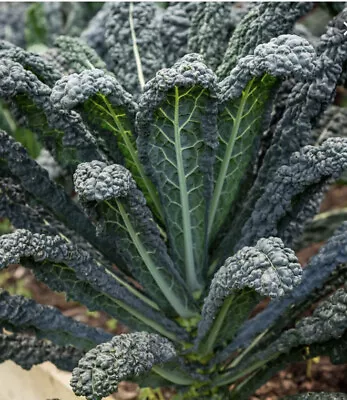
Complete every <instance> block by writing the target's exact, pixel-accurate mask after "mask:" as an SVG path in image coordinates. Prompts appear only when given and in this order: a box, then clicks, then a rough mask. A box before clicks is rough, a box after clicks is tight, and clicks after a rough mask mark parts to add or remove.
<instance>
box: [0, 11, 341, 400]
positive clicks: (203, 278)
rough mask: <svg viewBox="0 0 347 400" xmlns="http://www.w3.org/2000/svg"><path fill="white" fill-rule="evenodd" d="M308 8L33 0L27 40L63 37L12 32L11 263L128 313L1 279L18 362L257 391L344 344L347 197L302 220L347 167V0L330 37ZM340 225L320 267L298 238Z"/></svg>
mask: <svg viewBox="0 0 347 400" xmlns="http://www.w3.org/2000/svg"><path fill="white" fill-rule="evenodd" d="M311 7H312V4H311V3H283V4H282V3H259V4H251V3H250V4H246V5H244V6H240V7H239V6H237V5H236V4H230V5H229V4H226V3H225V4H220V3H214V4H212V3H211V4H209V3H208V4H207V3H200V4H198V5H197V4H195V3H184V4H183V3H182V4H181V3H174V4H171V3H170V4H168V5H167V7H164V8H163V7H161V6H160V5H157V4H155V3H134V4H132V3H105V4H104V5H103V6H102V7H101V5H100V6H98V5H95V4H94V5H93V4H90V5H87V4H83V3H81V5H80V4H78V5H77V3H76V4H74V3H69V4H67V5H63V4H62V3H42V4H38V3H37V4H36V3H35V4H33V5H31V6H30V7H28V8H27V14H26V15H27V23H26V28H25V32H26V38H27V44H29V45H33V44H36V43H42V42H44V43H45V44H47V46H50V47H49V48H47V50H46V51H44V53H43V54H42V55H38V54H34V53H32V52H30V51H27V50H24V49H22V48H20V47H17V46H18V44H20V45H23V40H22V42H21V41H20V39H21V38H20V35H18V41H17V40H14V39H13V43H9V42H5V41H0V101H1V108H0V129H1V131H0V174H1V177H2V179H1V181H0V217H1V218H2V219H3V220H5V221H7V222H8V226H9V227H10V228H11V232H10V233H8V232H7V231H5V232H2V233H3V234H2V236H0V269H3V268H6V267H7V266H8V265H11V264H13V263H20V264H22V265H23V266H24V267H25V268H30V269H31V270H32V271H33V273H34V274H35V276H36V278H37V279H38V280H40V281H42V282H44V283H46V284H47V285H48V286H49V287H50V288H51V289H52V290H55V291H57V292H64V293H65V295H66V297H67V298H68V299H73V300H75V301H78V302H80V303H81V304H84V305H86V306H87V307H88V309H89V312H105V313H107V314H108V316H109V318H110V319H109V323H108V326H109V327H110V328H113V329H114V328H115V324H116V323H117V322H116V321H119V322H121V323H123V324H126V325H127V326H128V328H129V329H130V331H131V332H130V333H128V334H125V335H120V336H114V337H112V336H111V335H109V334H107V333H106V332H104V331H101V330H99V329H94V328H92V327H89V326H87V325H84V324H81V323H77V322H76V321H71V320H70V319H69V318H66V317H64V315H63V314H62V313H60V312H59V311H58V310H57V309H54V308H50V307H45V306H41V305H39V304H37V303H35V302H34V301H32V300H29V299H24V298H23V297H21V296H18V295H17V294H14V293H11V294H9V293H7V292H0V328H5V329H6V332H5V331H4V333H3V334H1V335H0V360H4V359H6V358H9V359H12V360H14V361H15V362H17V363H18V364H19V365H22V366H23V367H24V368H30V367H31V366H32V365H34V364H36V363H38V362H41V361H44V360H50V361H53V362H54V363H56V364H57V365H58V366H60V367H61V368H64V369H67V370H72V369H73V378H72V381H71V385H72V387H73V389H74V390H75V392H76V394H77V395H83V396H86V398H87V399H90V400H99V399H102V398H103V397H106V396H108V395H109V394H111V393H112V392H113V391H115V390H117V386H118V383H119V382H120V381H121V380H123V379H133V380H135V381H136V382H138V383H139V384H140V385H141V386H144V387H151V388H153V390H152V389H151V390H149V389H148V390H147V391H146V390H144V391H142V396H148V397H152V398H155V397H156V392H155V390H154V388H158V387H159V386H172V387H173V388H175V389H176V392H177V394H176V395H175V398H176V399H182V400H183V399H187V400H188V399H206V400H207V399H209V400H210V399H215V400H217V399H218V400H221V399H225V398H227V397H228V396H230V398H235V399H236V398H237V399H241V400H243V399H247V398H248V397H249V396H250V395H251V394H252V393H253V392H254V391H255V390H256V389H257V387H259V386H260V385H261V384H262V383H264V382H266V380H268V379H269V378H270V377H271V376H272V375H273V374H275V373H276V372H277V371H278V370H279V369H281V368H283V367H285V366H286V365H287V364H289V363H291V362H295V361H298V360H305V359H306V358H307V357H308V355H307V352H305V351H304V350H305V349H306V350H307V349H309V354H310V357H311V356H313V357H314V356H318V355H328V356H329V357H330V358H331V360H332V361H333V362H336V363H342V362H346V357H345V353H346V349H347V345H346V343H347V342H346V337H347V323H346V307H347V300H346V289H345V288H341V286H342V285H343V283H344V281H345V277H346V271H347V269H346V267H345V264H346V263H347V250H346V249H347V239H346V232H347V224H346V223H342V224H341V225H340V222H341V221H343V220H344V219H345V215H344V213H343V212H340V213H339V214H337V215H335V214H328V215H324V214H323V215H320V216H317V217H315V218H314V220H313V222H312V223H311V225H309V226H308V227H307V228H306V229H305V226H307V223H308V222H309V221H310V220H311V219H312V218H313V217H314V215H315V214H316V213H317V212H318V209H319V202H320V200H321V198H322V194H323V192H324V190H325V189H326V187H327V186H328V184H329V183H331V182H333V181H334V180H336V179H338V178H339V176H340V175H341V173H343V172H344V171H345V170H346V169H347V139H346V138H345V137H343V136H344V128H345V120H346V118H345V117H346V116H345V111H344V110H343V109H341V107H336V106H331V103H332V102H333V100H334V96H335V91H336V87H337V85H339V84H341V83H344V81H345V76H346V72H345V70H344V69H345V65H346V61H347V37H346V35H345V34H344V32H345V26H344V24H343V22H344V21H346V17H347V10H345V11H342V12H341V13H340V14H339V15H338V16H337V17H336V18H335V19H334V20H332V21H331V23H330V25H329V26H328V27H327V29H326V33H325V34H323V36H322V37H321V38H317V37H313V35H312V34H311V32H307V30H305V29H300V28H298V27H296V28H295V27H294V25H295V23H296V21H297V20H298V19H299V18H300V17H302V16H304V15H305V14H306V13H307V12H308V11H309V10H310V9H311ZM10 9H11V8H10V7H9V8H8V9H7V8H6V9H5V8H4V10H6V12H7V11H8V10H10ZM54 13H56V14H55V15H56V16H57V18H56V19H54V18H53V15H54ZM13 15H14V14H13ZM0 19H1V14H0ZM88 20H90V22H89V23H87V21H88ZM16 23H18V18H17V19H16ZM14 26H17V25H15V24H14V23H13V27H14ZM84 28H85V30H84V31H83V32H82V34H81V36H80V37H79V34H80V33H81V31H82V30H83V29H84ZM13 29H14V28H13ZM293 30H295V32H297V33H298V34H302V35H303V36H305V37H307V38H309V40H312V41H313V42H314V44H315V46H316V50H315V49H314V48H313V46H312V45H311V44H310V43H309V42H308V41H307V40H306V39H305V38H303V37H300V36H296V35H293V34H292V33H293ZM6 32H10V31H8V30H7V31H6ZM11 32H12V33H13V31H11ZM1 35H2V30H1V26H0V38H2V37H7V36H6V35H5V36H1ZM65 35H70V36H65ZM74 36H77V37H74ZM10 37H11V38H12V37H13V38H16V36H15V35H12V34H11V35H10ZM23 37H24V33H23ZM313 39H314V40H313ZM214 71H215V72H214ZM341 136H342V137H341ZM45 157H46V158H45ZM34 159H37V162H36V161H34ZM327 224H331V226H327ZM339 225H340V226H339ZM335 228H337V230H336V231H335ZM333 231H334V232H333ZM331 235H332V237H331V238H330V239H329V240H328V242H327V243H326V244H325V245H324V246H323V247H322V248H321V250H320V252H319V254H318V255H317V256H315V257H313V258H312V259H311V260H310V261H309V263H308V266H307V268H305V270H304V271H303V270H302V268H301V266H300V264H299V262H298V260H297V258H296V256H295V253H294V251H293V250H292V249H291V247H292V246H294V245H295V247H296V248H301V247H302V246H303V245H304V244H305V243H307V242H308V241H316V240H320V239H321V238H322V239H323V240H325V239H327V238H328V237H329V236H331ZM300 238H303V239H300ZM268 297H270V298H271V301H270V304H269V305H268V306H267V307H266V308H265V309H264V310H263V311H262V312H260V313H259V314H257V315H256V316H254V317H250V315H252V312H253V311H254V309H255V308H256V306H257V305H258V304H259V302H260V301H261V300H262V299H266V298H268ZM312 308H314V310H313V313H312V315H311V316H307V315H308V314H307V312H308V311H309V310H311V309H312ZM23 330H25V331H27V330H29V331H30V332H31V333H32V334H33V333H34V334H36V336H37V338H36V337H34V336H31V337H29V338H28V337H27V336H23V335H22V334H21V333H18V332H20V331H23ZM8 331H10V332H12V333H13V334H12V335H8V334H7V332H8ZM38 338H39V339H40V340H39V339H38ZM41 338H45V339H47V340H50V341H51V342H52V343H51V342H48V341H44V342H43V341H41ZM66 345H70V347H66ZM94 346H96V347H94ZM78 347H80V348H82V350H78ZM16 349H18V351H16ZM85 351H87V352H86V353H85ZM78 359H80V361H79V362H78ZM77 364H78V365H77ZM74 367H76V368H74ZM230 384H233V389H232V391H231V392H230V393H228V388H229V386H230ZM158 393H159V392H158ZM158 395H159V394H158ZM308 396H309V395H308ZM322 398H324V396H323V395H322Z"/></svg>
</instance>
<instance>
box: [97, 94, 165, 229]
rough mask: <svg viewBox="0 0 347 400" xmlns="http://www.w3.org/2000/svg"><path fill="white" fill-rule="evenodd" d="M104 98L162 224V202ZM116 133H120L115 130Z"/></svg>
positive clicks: (104, 98) (135, 150)
mask: <svg viewBox="0 0 347 400" xmlns="http://www.w3.org/2000/svg"><path fill="white" fill-rule="evenodd" d="M100 97H101V98H102V100H103V101H104V103H105V104H106V107H107V109H108V111H109V113H110V115H111V117H112V119H113V121H114V122H115V124H116V127H117V129H118V131H119V133H120V135H121V137H122V139H123V142H124V144H125V146H126V148H127V149H128V151H129V154H130V156H131V158H132V160H133V163H134V164H135V166H136V169H137V171H138V173H139V174H140V176H141V179H142V181H143V183H144V185H145V186H146V189H147V192H148V195H149V197H150V198H151V200H152V202H153V205H154V207H155V210H154V211H155V213H156V215H157V216H158V217H159V220H160V221H161V222H162V221H163V220H164V216H163V213H162V210H161V206H160V202H159V198H158V195H157V193H156V191H155V188H154V186H153V183H152V182H151V181H150V180H149V178H148V176H147V175H146V174H145V171H144V169H143V166H142V164H141V163H140V160H139V157H138V153H137V149H135V147H134V145H133V144H132V142H131V140H130V139H129V136H128V135H127V133H126V131H125V130H124V128H123V125H122V124H121V123H120V122H119V120H118V117H117V115H116V114H115V113H114V110H113V108H112V105H111V104H110V103H109V101H108V100H107V98H106V97H105V96H100ZM112 129H114V130H115V128H114V127H112ZM115 132H116V133H118V132H117V131H116V130H115Z"/></svg>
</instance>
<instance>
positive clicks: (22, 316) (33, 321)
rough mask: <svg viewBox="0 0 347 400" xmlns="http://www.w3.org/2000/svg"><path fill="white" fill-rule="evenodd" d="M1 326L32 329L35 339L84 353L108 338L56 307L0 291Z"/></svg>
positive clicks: (100, 331) (104, 333) (109, 336)
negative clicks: (72, 347)
mask: <svg viewBox="0 0 347 400" xmlns="http://www.w3.org/2000/svg"><path fill="white" fill-rule="evenodd" d="M2 253H3V250H2ZM3 258H4V257H3V254H2V255H0V261H1V264H3ZM0 325H2V326H5V327H6V328H9V329H10V330H13V329H15V330H25V329H28V328H29V329H30V328H33V329H34V330H35V332H36V334H37V336H38V337H42V338H47V339H50V340H52V341H54V342H55V343H57V344H60V345H62V344H63V345H65V344H71V345H74V346H76V347H78V348H81V349H84V350H89V349H90V348H92V347H93V346H95V345H96V344H100V343H102V342H106V341H107V340H110V339H111V335H110V334H108V333H106V332H104V331H102V330H101V329H97V328H92V327H89V326H88V325H84V324H82V323H80V322H78V321H75V320H73V319H72V318H69V317H65V316H64V315H63V314H62V313H61V312H60V311H59V310H58V309H56V308H53V307H49V306H43V305H41V304H38V303H36V302H35V301H34V300H31V299H26V298H25V297H22V296H10V295H9V293H8V292H6V291H5V290H2V289H0Z"/></svg>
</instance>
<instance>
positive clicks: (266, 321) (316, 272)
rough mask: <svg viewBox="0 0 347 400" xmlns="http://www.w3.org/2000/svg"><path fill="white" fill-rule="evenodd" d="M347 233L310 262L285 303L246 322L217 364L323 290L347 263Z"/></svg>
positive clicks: (336, 236)
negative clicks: (341, 266)
mask: <svg viewBox="0 0 347 400" xmlns="http://www.w3.org/2000/svg"><path fill="white" fill-rule="evenodd" d="M346 230H347V224H346V223H343V224H342V225H341V226H340V227H339V228H338V229H337V230H336V232H335V234H334V235H333V236H332V237H331V238H330V239H329V241H328V242H327V243H326V244H325V245H324V246H323V247H322V248H321V249H320V251H319V252H318V254H317V255H315V256H313V257H312V258H311V260H310V262H309V263H308V265H307V266H306V267H305V269H304V270H303V274H302V279H301V283H300V284H299V285H298V286H297V287H296V288H294V289H293V290H292V292H291V293H290V294H288V295H287V296H285V297H284V298H283V299H277V300H275V301H273V302H271V303H270V304H269V305H268V306H267V307H266V308H265V310H263V311H262V312H261V313H259V314H258V315H256V316H255V317H254V318H252V319H251V320H249V321H247V322H246V323H245V324H244V325H243V327H242V328H241V329H240V330H239V332H238V333H237V335H236V337H235V339H234V340H233V342H232V343H231V344H230V345H228V346H226V347H225V349H223V351H222V352H220V353H219V354H218V356H217V357H216V362H223V361H225V360H226V359H227V358H228V357H229V356H230V354H232V352H233V351H235V350H237V349H239V348H244V347H245V346H247V345H249V344H250V343H251V341H252V340H253V339H254V338H255V337H256V336H257V335H258V334H259V333H261V332H263V331H265V330H266V329H268V328H269V327H272V328H273V327H274V326H275V324H276V323H278V322H279V321H280V322H281V317H282V316H283V315H284V314H285V313H286V312H287V311H288V310H290V309H292V310H293V307H295V308H298V307H301V305H302V304H304V303H305V302H306V301H307V299H309V298H310V296H311V294H312V293H313V292H314V291H315V290H321V288H322V287H323V286H324V285H325V284H326V282H327V281H328V280H329V278H330V277H331V275H332V273H333V272H334V271H335V270H336V269H337V268H338V266H339V265H341V264H345V263H347V254H346V251H345V249H346V246H347V240H346ZM310 304H311V303H309V304H308V305H310ZM294 311H295V310H294ZM292 312H293V311H292Z"/></svg>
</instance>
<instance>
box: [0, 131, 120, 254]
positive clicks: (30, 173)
mask: <svg viewBox="0 0 347 400" xmlns="http://www.w3.org/2000/svg"><path fill="white" fill-rule="evenodd" d="M0 159H2V160H3V161H4V162H5V163H6V167H7V168H8V170H9V172H10V173H11V174H12V175H13V176H15V177H16V178H17V179H18V180H19V182H20V184H21V185H22V186H23V188H24V189H25V190H27V191H28V192H29V193H30V194H31V195H32V196H33V197H35V198H36V199H37V200H38V201H39V202H40V203H41V204H43V205H44V206H45V207H46V208H47V209H48V210H50V211H51V212H52V213H53V214H54V215H55V216H56V218H57V219H58V220H60V221H62V222H63V223H65V224H66V226H68V227H69V228H70V229H72V230H74V231H76V232H77V233H78V234H80V235H81V236H82V237H84V238H85V239H87V240H88V241H89V242H90V243H91V244H93V245H94V246H95V247H96V248H97V249H99V250H100V251H101V252H102V253H103V254H104V255H106V256H107V257H108V258H109V259H110V260H111V261H112V260H114V254H113V252H112V251H111V250H110V249H109V248H108V246H107V245H106V244H105V243H103V242H102V241H101V240H100V239H98V238H97V237H96V235H95V229H94V227H93V225H92V224H91V223H90V222H89V221H88V219H87V218H86V217H85V215H84V213H83V212H82V210H80V208H79V207H78V206H77V205H76V204H75V203H74V201H73V200H72V199H70V198H69V197H68V195H67V194H66V193H65V192H64V190H63V189H62V188H61V187H59V186H58V185H57V184H56V183H55V182H53V181H51V180H50V179H49V177H48V173H47V172H46V171H45V170H44V169H43V168H41V167H40V166H39V165H38V164H37V163H36V162H35V161H34V160H32V159H31V158H30V157H29V156H28V154H27V152H26V150H25V149H24V148H23V147H22V146H21V145H20V144H19V143H16V142H15V141H14V140H13V139H12V138H11V137H10V136H8V135H7V134H6V133H5V132H3V131H0Z"/></svg>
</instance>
